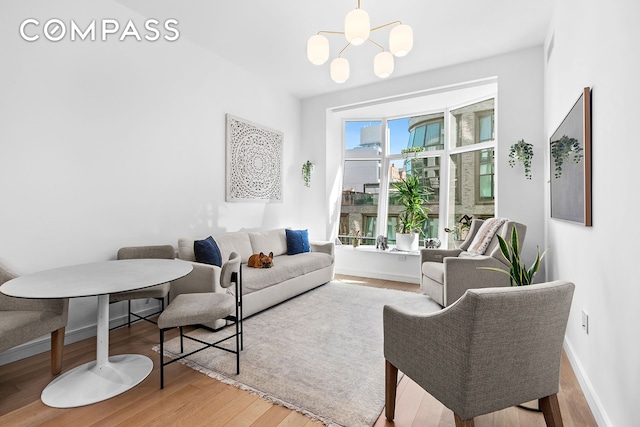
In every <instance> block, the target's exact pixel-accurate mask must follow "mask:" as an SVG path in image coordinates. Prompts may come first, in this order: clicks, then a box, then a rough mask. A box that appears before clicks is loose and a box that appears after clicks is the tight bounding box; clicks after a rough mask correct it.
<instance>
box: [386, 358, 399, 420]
mask: <svg viewBox="0 0 640 427" xmlns="http://www.w3.org/2000/svg"><path fill="white" fill-rule="evenodd" d="M385 362H386V363H385V415H386V417H387V419H388V420H389V421H393V418H394V417H395V414H396V389H397V387H398V368H396V367H395V366H393V364H392V363H391V362H389V361H388V360H385Z"/></svg>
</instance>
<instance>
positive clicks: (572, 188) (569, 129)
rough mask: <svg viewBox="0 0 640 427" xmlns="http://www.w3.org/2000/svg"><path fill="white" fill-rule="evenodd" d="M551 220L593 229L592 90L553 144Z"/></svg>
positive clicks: (553, 137)
mask: <svg viewBox="0 0 640 427" xmlns="http://www.w3.org/2000/svg"><path fill="white" fill-rule="evenodd" d="M549 151H550V153H551V161H550V164H551V188H550V194H551V217H552V218H556V219H561V220H565V221H571V222H576V223H580V224H583V225H585V226H586V227H590V226H591V88H588V87H586V88H584V90H583V92H582V94H581V95H580V97H579V98H578V100H577V101H576V103H575V104H574V105H573V107H572V108H571V111H569V114H567V116H566V117H565V118H564V120H563V121H562V123H560V126H559V127H558V129H556V131H555V132H554V133H553V135H551V139H550V143H549Z"/></svg>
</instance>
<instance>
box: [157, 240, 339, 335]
mask: <svg viewBox="0 0 640 427" xmlns="http://www.w3.org/2000/svg"><path fill="white" fill-rule="evenodd" d="M213 238H214V240H215V241H216V243H217V245H218V248H219V249H220V254H221V256H222V260H223V262H224V261H226V260H227V259H229V255H230V254H231V252H236V253H238V254H239V255H240V257H241V258H242V263H243V265H242V273H241V274H242V276H241V277H242V298H243V300H242V306H243V315H244V317H245V318H246V317H248V316H251V315H252V314H255V313H257V312H259V311H262V310H265V309H267V308H269V307H272V306H274V305H276V304H278V303H281V302H283V301H286V300H287V299H289V298H292V297H294V296H296V295H299V294H301V293H303V292H306V291H308V290H310V289H313V288H315V287H318V286H320V285H323V284H325V283H327V282H329V281H330V280H332V279H333V271H334V265H335V262H334V244H333V243H332V242H313V241H311V242H309V243H310V247H311V251H310V252H304V253H300V254H296V255H287V240H286V232H285V229H284V228H280V229H275V230H270V231H266V232H244V231H239V232H234V233H228V234H223V235H219V236H213ZM195 240H196V239H192V238H180V239H179V240H178V258H180V259H182V260H184V261H188V262H190V263H192V264H193V271H192V272H191V273H190V274H189V275H187V276H185V277H183V278H181V279H178V280H176V281H173V282H172V283H171V294H170V297H171V299H172V300H173V298H175V297H176V296H178V295H180V294H183V293H193V292H226V290H223V288H222V287H221V286H220V270H221V268H220V267H218V266H216V265H210V264H204V263H199V262H196V257H195V252H194V248H193V244H194V241H195ZM260 252H264V253H266V254H268V253H269V252H273V254H274V257H273V267H272V268H251V267H248V266H247V261H248V260H249V257H250V256H251V255H252V254H255V253H260ZM223 325H224V321H222V320H220V321H217V322H216V323H215V324H213V325H207V326H210V327H213V328H219V327H221V326H223Z"/></svg>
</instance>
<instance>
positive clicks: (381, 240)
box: [376, 234, 389, 251]
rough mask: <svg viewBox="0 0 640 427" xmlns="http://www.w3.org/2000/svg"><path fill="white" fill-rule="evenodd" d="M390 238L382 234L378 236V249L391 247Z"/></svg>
mask: <svg viewBox="0 0 640 427" xmlns="http://www.w3.org/2000/svg"><path fill="white" fill-rule="evenodd" d="M388 242H389V239H387V238H386V237H384V236H383V235H382V234H381V235H379V236H378V238H377V239H376V249H382V250H383V251H386V250H387V249H389V243H388Z"/></svg>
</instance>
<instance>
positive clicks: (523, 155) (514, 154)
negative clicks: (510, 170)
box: [509, 139, 533, 179]
mask: <svg viewBox="0 0 640 427" xmlns="http://www.w3.org/2000/svg"><path fill="white" fill-rule="evenodd" d="M532 159H533V144H529V143H528V142H524V139H521V140H520V141H518V142H516V143H515V144H513V145H512V146H511V148H510V149H509V166H511V167H514V166H515V165H516V160H518V161H519V162H520V163H522V164H523V165H524V176H525V177H526V178H527V179H531V160H532Z"/></svg>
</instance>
